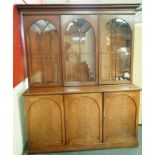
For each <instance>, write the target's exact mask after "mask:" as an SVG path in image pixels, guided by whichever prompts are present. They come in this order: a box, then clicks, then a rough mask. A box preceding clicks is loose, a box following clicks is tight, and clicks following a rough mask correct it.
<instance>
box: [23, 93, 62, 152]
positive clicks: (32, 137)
mask: <svg viewBox="0 0 155 155" xmlns="http://www.w3.org/2000/svg"><path fill="white" fill-rule="evenodd" d="M25 112H26V122H27V129H28V147H29V149H30V150H31V149H36V150H37V149H38V150H39V149H40V148H43V147H54V146H57V145H63V144H64V141H65V135H64V108H63V96H62V95H43V96H26V97H25Z"/></svg>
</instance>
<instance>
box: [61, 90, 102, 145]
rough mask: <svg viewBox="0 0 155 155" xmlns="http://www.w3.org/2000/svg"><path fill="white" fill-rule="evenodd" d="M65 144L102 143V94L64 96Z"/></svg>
mask: <svg viewBox="0 0 155 155" xmlns="http://www.w3.org/2000/svg"><path fill="white" fill-rule="evenodd" d="M64 99H65V119H66V122H65V124H66V142H67V144H68V145H72V144H95V143H101V142H102V94H99V93H92V94H74V95H65V97H64Z"/></svg>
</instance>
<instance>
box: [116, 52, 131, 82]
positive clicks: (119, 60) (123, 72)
mask: <svg viewBox="0 0 155 155" xmlns="http://www.w3.org/2000/svg"><path fill="white" fill-rule="evenodd" d="M116 80H117V81H123V80H130V53H127V52H126V53H118V54H117V56H116Z"/></svg>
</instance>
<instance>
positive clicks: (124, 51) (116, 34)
mask: <svg viewBox="0 0 155 155" xmlns="http://www.w3.org/2000/svg"><path fill="white" fill-rule="evenodd" d="M101 19H102V18H101ZM101 21H102V22H101V23H104V25H105V27H106V28H105V30H103V33H101V35H100V36H101V37H102V38H101V43H100V55H102V54H103V55H102V56H101V57H100V59H99V61H100V79H101V80H100V81H102V82H103V81H104V82H105V83H106V82H107V81H123V80H130V66H131V65H130V64H131V63H130V61H131V60H130V59H131V58H130V53H131V46H132V44H131V43H132V31H131V28H130V26H129V24H128V23H127V22H126V21H125V20H123V19H120V18H114V19H112V20H110V21H108V22H106V21H105V20H103V19H102V20H101ZM104 25H103V26H104ZM103 26H102V25H101V24H100V28H102V27H103ZM101 53H102V54H101ZM108 53H109V54H108ZM110 53H111V54H110ZM104 82H103V83H104Z"/></svg>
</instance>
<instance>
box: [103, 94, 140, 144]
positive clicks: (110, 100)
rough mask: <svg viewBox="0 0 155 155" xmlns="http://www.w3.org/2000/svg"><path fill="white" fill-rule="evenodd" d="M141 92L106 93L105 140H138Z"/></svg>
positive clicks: (109, 141)
mask: <svg viewBox="0 0 155 155" xmlns="http://www.w3.org/2000/svg"><path fill="white" fill-rule="evenodd" d="M138 107H139V92H116V93H104V123H103V124H104V129H103V135H104V137H103V141H104V142H108V143H111V142H126V141H130V140H137V131H138V128H137V127H138Z"/></svg>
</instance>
